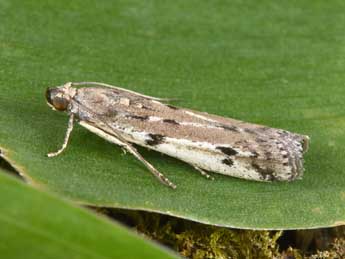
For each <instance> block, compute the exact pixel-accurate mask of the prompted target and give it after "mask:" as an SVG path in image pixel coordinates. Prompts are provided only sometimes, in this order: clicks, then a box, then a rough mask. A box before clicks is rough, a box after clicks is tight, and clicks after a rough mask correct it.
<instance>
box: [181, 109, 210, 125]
mask: <svg viewBox="0 0 345 259" xmlns="http://www.w3.org/2000/svg"><path fill="white" fill-rule="evenodd" d="M184 112H185V113H187V114H188V115H190V116H193V117H196V118H198V119H202V120H204V121H208V122H214V123H217V121H215V120H212V119H209V118H207V117H205V116H202V115H200V114H195V113H194V112H191V111H184Z"/></svg>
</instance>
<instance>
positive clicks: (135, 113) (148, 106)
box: [46, 82, 309, 188]
mask: <svg viewBox="0 0 345 259" xmlns="http://www.w3.org/2000/svg"><path fill="white" fill-rule="evenodd" d="M76 86H85V87H81V88H77V87H76ZM46 99H47V103H48V105H50V106H51V107H52V108H53V109H54V110H57V111H64V112H67V113H68V115H69V122H68V128H67V132H66V135H65V139H64V142H63V145H62V147H61V148H60V149H59V150H58V151H57V152H54V153H49V154H48V156H49V157H53V156H57V155H59V154H60V153H61V152H62V151H63V150H64V149H65V148H66V147H67V143H68V140H69V137H70V134H71V132H72V129H73V125H74V122H75V121H77V122H79V124H80V125H81V126H83V127H85V128H86V129H88V130H89V131H91V132H93V133H95V134H97V135H98V136H100V137H102V138H104V139H105V140H107V141H110V142H111V143H114V144H117V145H119V146H120V147H122V148H123V149H124V151H128V152H129V153H131V154H132V155H134V156H135V157H136V158H137V159H138V160H140V161H141V162H142V163H143V164H144V165H145V166H146V167H147V168H148V170H149V171H150V172H151V173H152V174H153V175H154V176H156V177H157V178H158V179H159V180H160V181H161V182H162V183H164V184H166V185H168V186H170V187H172V188H176V185H175V184H174V183H172V182H171V181H170V180H169V179H168V178H167V177H165V176H164V175H163V174H162V173H160V172H159V171H158V170H157V169H156V168H155V167H154V166H152V165H151V164H150V163H149V162H148V161H146V160H145V158H143V157H142V156H141V155H140V154H139V152H138V151H137V149H136V148H135V146H134V145H133V144H135V145H139V146H143V147H146V148H148V149H152V150H155V151H158V152H161V153H163V154H166V155H169V156H172V157H175V158H177V159H180V160H182V161H184V162H186V163H188V164H190V165H192V166H193V167H194V168H195V169H196V170H198V171H199V172H200V173H201V174H202V175H204V176H205V177H207V178H212V177H211V176H210V175H209V174H208V173H207V172H215V173H219V174H224V175H228V176H233V177H238V178H243V179H249V180H255V181H264V182H271V181H292V180H295V179H298V178H301V177H302V174H303V171H304V168H303V154H304V153H305V152H306V151H307V149H308V143H309V137H308V136H305V135H300V134H296V133H292V132H289V131H286V130H282V129H275V128H270V127H266V126H261V125H257V124H252V123H247V122H243V121H239V120H235V119H230V118H224V117H221V116H217V115H211V114H208V113H205V112H199V111H194V110H190V109H184V108H179V107H176V106H172V105H170V104H166V102H167V99H160V98H156V97H151V96H147V95H143V94H140V93H136V92H134V91H131V90H127V89H124V88H121V87H115V86H112V85H108V84H104V83H97V82H78V83H71V82H69V83H66V84H64V85H62V86H58V87H54V88H48V89H47V91H46Z"/></svg>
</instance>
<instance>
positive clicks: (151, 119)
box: [149, 116, 163, 121]
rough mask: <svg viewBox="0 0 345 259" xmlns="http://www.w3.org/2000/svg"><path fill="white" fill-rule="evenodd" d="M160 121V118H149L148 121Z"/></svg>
mask: <svg viewBox="0 0 345 259" xmlns="http://www.w3.org/2000/svg"><path fill="white" fill-rule="evenodd" d="M161 120H163V119H162V118H160V117H156V116H150V117H149V121H161Z"/></svg>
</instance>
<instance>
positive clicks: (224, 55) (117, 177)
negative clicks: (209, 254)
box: [0, 0, 345, 229]
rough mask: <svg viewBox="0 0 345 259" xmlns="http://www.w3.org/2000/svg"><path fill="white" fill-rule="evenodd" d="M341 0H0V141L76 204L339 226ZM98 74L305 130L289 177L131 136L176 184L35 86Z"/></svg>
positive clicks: (250, 222) (24, 169)
mask: <svg viewBox="0 0 345 259" xmlns="http://www.w3.org/2000/svg"><path fill="white" fill-rule="evenodd" d="M344 5H345V4H344V2H343V1H331V2H327V3H326V2H324V1H319V0H317V1H285V2H281V1H280V2H277V1H273V0H272V1H268V0H265V1H260V2H255V1H251V2H248V1H231V2H229V1H216V2H207V1H202V2H200V1H183V0H178V1H170V2H166V1H135V0H132V1H117V2H113V1H91V0H87V1H81V0H77V1H67V0H63V1H44V2H43V1H42V3H41V4H38V2H37V1H24V2H23V1H18V0H17V1H9V0H3V1H1V2H0V15H1V23H2V26H1V27H0V44H1V48H0V55H1V63H0V83H1V92H0V107H1V110H2V113H1V116H0V125H1V126H0V146H1V147H2V148H3V149H4V152H5V156H6V158H7V159H8V160H10V161H11V163H12V164H13V165H14V166H16V167H17V169H18V171H20V172H21V173H22V174H23V175H24V176H25V177H26V178H27V179H29V180H30V182H31V183H32V184H34V185H35V186H39V187H41V188H46V189H50V190H53V191H54V192H57V193H60V194H63V195H64V196H66V197H69V198H71V199H73V200H74V201H77V202H79V203H82V204H91V205H96V206H109V207H121V208H130V209H142V210H149V211H157V212H161V213H165V214H170V215H175V216H178V217H183V218H188V219H192V220H195V221H200V222H204V223H210V224H216V225H224V226H233V227H239V228H255V229H262V228H270V229H275V228H287V229H289V228H314V227H321V226H333V225H338V224H344V220H345V206H344V204H345V191H344V186H345V174H344V168H345V159H344V154H345V152H344V151H345V145H343V143H345V135H344V130H343V129H344V125H345V120H344V115H345V113H344V110H343V104H344V100H343V99H344V96H345V88H344V81H345V73H344V61H343V58H342V56H343V54H344V53H343V52H344V47H343V46H344V38H343V37H342V35H343V31H344V26H345V19H344V17H345V16H344V15H343V10H344V7H345V6H344ZM67 81H101V82H106V83H111V84H119V85H121V86H125V87H127V88H129V89H131V90H135V91H138V92H140V93H143V94H147V95H154V96H158V97H173V98H179V99H180V100H181V101H179V102H178V105H179V106H183V107H188V108H193V109H196V110H200V111H207V112H209V113H214V114H218V115H222V116H227V117H232V118H237V119H240V120H244V121H250V122H254V123H260V124H264V125H268V126H271V127H278V128H283V129H286V130H290V131H294V132H298V133H301V134H306V135H309V136H310V137H311V146H310V151H309V152H308V153H307V155H306V162H305V167H306V172H305V176H304V178H303V180H300V181H295V182H292V183H272V184H269V183H257V182H250V181H245V180H241V179H235V178H231V177H226V176H221V175H214V176H215V178H216V179H215V181H208V180H206V179H204V178H203V177H201V176H199V174H198V173H197V172H195V170H193V169H192V168H191V167H190V166H188V165H186V164H184V163H182V162H180V161H177V160H175V159H173V158H169V157H167V156H163V155H161V154H159V153H156V152H153V151H147V150H145V149H142V148H140V149H139V151H140V152H141V153H142V154H143V156H144V157H145V158H147V159H148V160H149V161H150V162H152V163H153V164H154V165H155V166H156V167H157V168H158V169H159V170H160V171H162V172H163V173H164V174H165V175H166V176H168V177H169V178H170V179H171V180H172V181H173V182H174V183H176V184H177V186H178V188H177V190H175V191H173V190H171V189H169V188H167V187H165V186H163V185H161V184H160V183H159V182H158V181H157V180H156V179H155V178H154V177H152V176H151V174H150V173H149V172H148V171H147V170H146V169H145V168H144V167H143V165H142V164H141V163H140V162H138V161H136V160H135V159H134V158H133V157H132V156H131V155H123V154H122V151H121V149H120V148H119V147H116V146H115V145H112V144H109V143H107V142H105V141H104V140H102V139H100V138H99V137H97V136H95V135H93V134H92V133H90V132H88V131H86V130H85V129H82V128H81V127H76V128H75V130H74V132H73V133H72V139H71V142H70V144H69V146H68V148H67V150H66V152H65V153H64V154H62V155H61V156H59V157H56V158H50V159H49V158H47V157H45V154H46V153H47V152H50V151H54V150H56V149H57V148H59V147H60V145H61V143H62V141H63V137H64V134H65V130H66V126H67V116H66V115H65V114H61V113H57V112H53V111H51V110H50V109H49V107H48V106H47V105H46V104H45V100H44V91H45V88H46V87H47V86H55V85H61V84H63V83H65V82H67Z"/></svg>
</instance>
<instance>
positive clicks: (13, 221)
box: [0, 171, 177, 259]
mask: <svg viewBox="0 0 345 259" xmlns="http://www.w3.org/2000/svg"><path fill="white" fill-rule="evenodd" d="M0 185H1V188H0V229H1V231H0V241H1V242H0V254H1V257H2V258H8V259H9V258H28V259H30V258H102V259H105V258H177V257H174V256H172V254H169V253H168V252H167V251H164V250H163V249H161V248H159V247H158V246H157V245H153V244H151V243H150V242H148V241H145V240H143V239H142V238H139V237H137V236H135V235H134V234H133V233H131V232H129V231H128V230H127V229H126V228H124V227H122V226H120V225H118V224H115V223H112V222H110V221H109V220H106V219H104V218H103V217H98V216H95V215H93V214H91V213H89V212H87V211H86V210H85V209H81V208H78V207H74V206H72V205H71V204H69V203H67V202H66V201H62V200H60V199H57V198H56V197H54V196H52V195H49V194H46V193H43V192H40V191H37V190H34V189H32V188H31V187H28V186H27V185H24V184H23V183H20V182H19V181H17V180H14V179H12V177H9V176H5V175H4V172H3V171H0Z"/></svg>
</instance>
